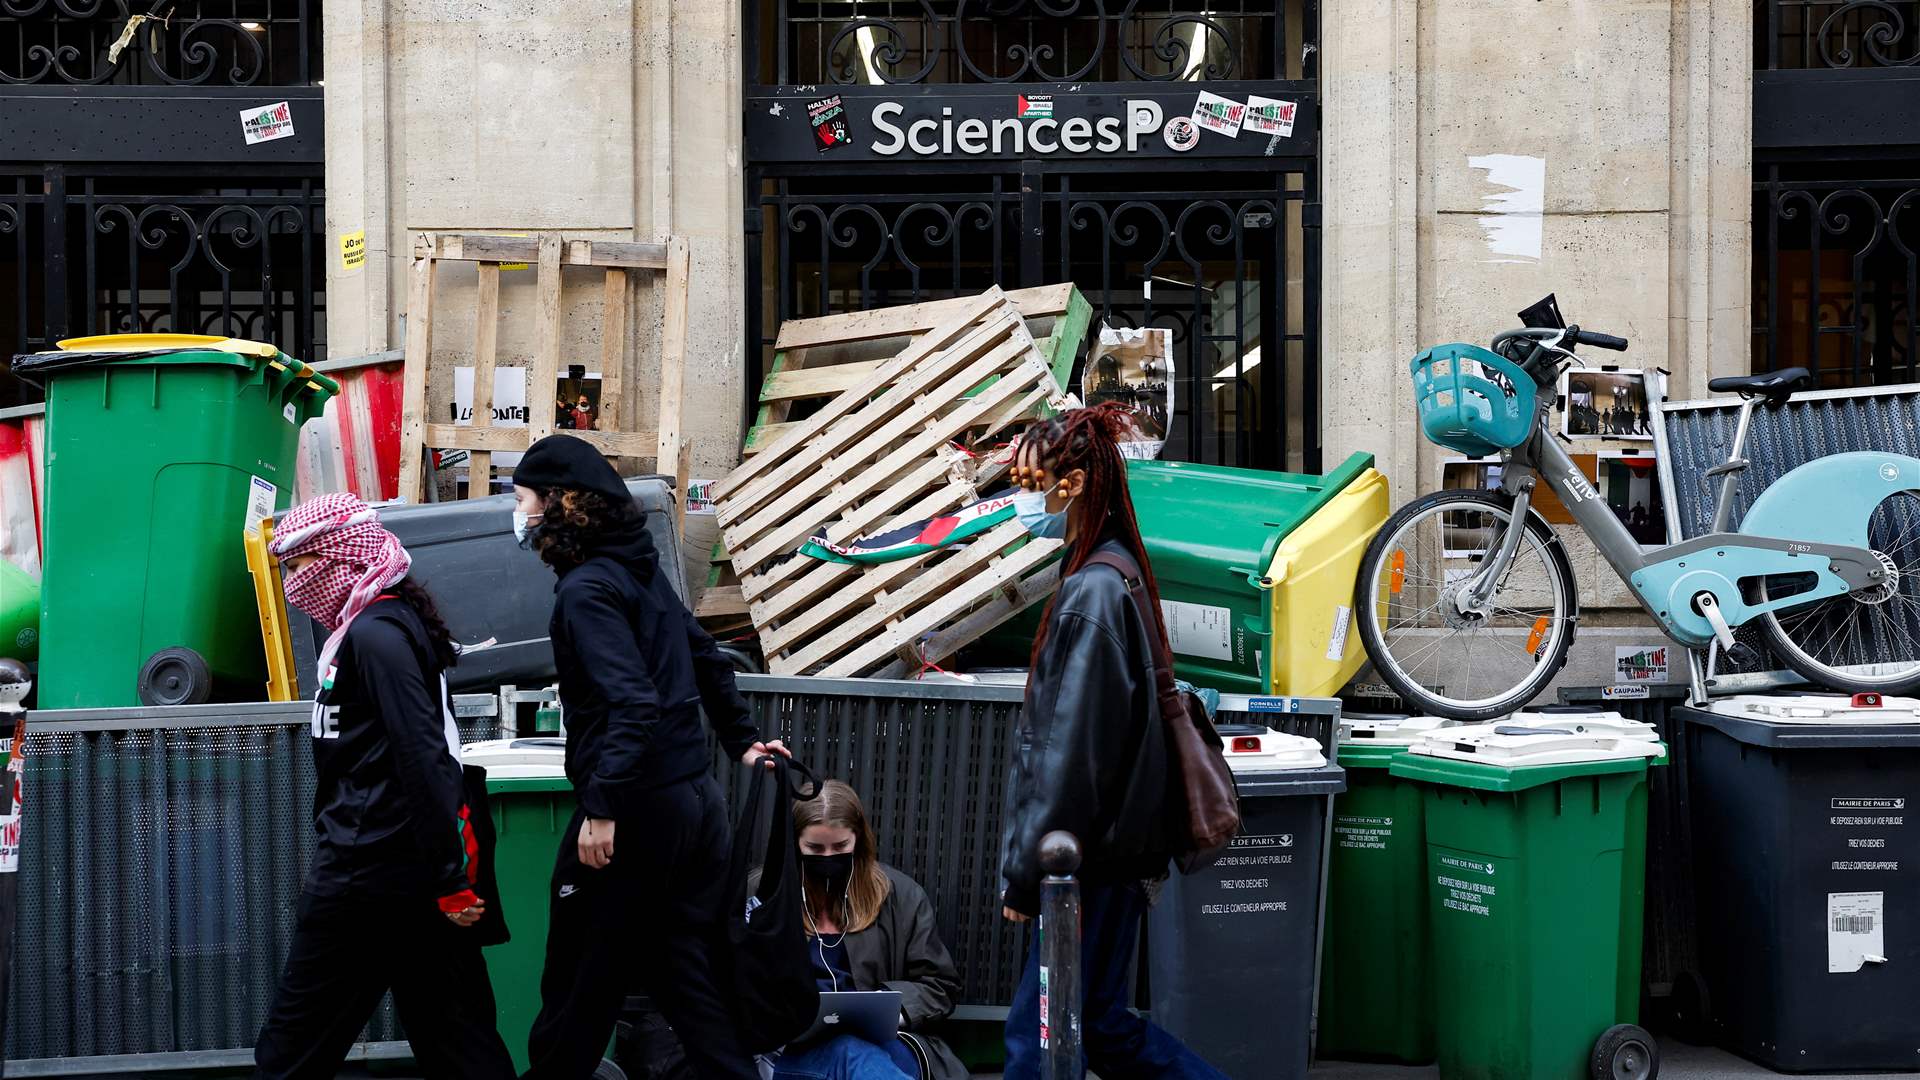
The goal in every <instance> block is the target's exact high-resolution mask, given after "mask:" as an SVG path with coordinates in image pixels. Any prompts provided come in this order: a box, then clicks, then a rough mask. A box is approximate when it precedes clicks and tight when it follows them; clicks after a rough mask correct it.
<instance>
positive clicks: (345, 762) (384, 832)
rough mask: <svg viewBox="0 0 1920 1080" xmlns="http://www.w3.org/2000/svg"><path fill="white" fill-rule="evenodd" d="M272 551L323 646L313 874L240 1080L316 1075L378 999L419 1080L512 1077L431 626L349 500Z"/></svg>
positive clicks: (406, 563)
mask: <svg viewBox="0 0 1920 1080" xmlns="http://www.w3.org/2000/svg"><path fill="white" fill-rule="evenodd" d="M272 552H273V554H274V555H275V556H277V557H278V558H279V559H280V563H281V567H282V570H283V571H284V574H285V577H284V587H285V589H286V593H287V600H288V601H289V602H290V603H291V604H292V605H293V606H294V607H297V608H299V609H300V610H301V611H304V612H306V613H307V614H308V615H310V616H312V617H313V619H314V620H315V621H317V622H319V623H320V625H322V626H324V627H326V628H327V630H328V631H329V636H328V638H327V641H326V644H325V645H324V646H323V647H322V648H321V650H320V658H319V663H318V665H317V671H318V673H319V680H320V685H319V687H318V689H317V691H316V693H315V696H314V713H313V726H312V735H313V757H314V770H315V772H316V774H317V776H316V780H317V784H316V788H315V792H314V806H315V814H314V832H315V843H314V852H313V863H312V865H311V866H310V867H309V869H308V871H307V877H306V881H305V883H304V884H303V886H302V888H301V897H300V902H299V905H298V908H297V914H296V920H295V925H294V936H293V943H292V947H291V948H290V949H289V950H288V954H287V966H286V970H285V972H284V973H283V974H282V976H281V979H280V986H279V990H278V992H277V993H276V994H275V995H274V1001H273V1005H272V1008H271V1009H270V1010H269V1012H268V1014H267V1021H266V1025H265V1027H264V1028H263V1029H262V1030H261V1032H260V1038H259V1039H258V1041H257V1042H256V1044H255V1049H254V1060H255V1064H256V1072H255V1075H256V1076H258V1077H267V1078H273V1080H280V1078H290V1080H291V1078H300V1080H304V1078H314V1080H321V1078H331V1077H333V1076H334V1075H335V1073H336V1072H337V1071H338V1069H339V1067H340V1065H341V1063H342V1062H343V1061H344V1060H345V1059H346V1056H347V1052H348V1051H349V1050H350V1049H351V1048H352V1045H353V1042H354V1040H355V1039H356V1038H357V1037H358V1036H359V1032H360V1030H361V1029H362V1028H363V1027H365V1026H366V1022H367V1020H368V1019H369V1018H370V1017H371V1016H372V1014H373V1010H374V1008H375V1007H376V1006H377V1005H378V1004H379V1002H380V996H381V995H382V994H384V993H386V992H387V991H389V990H391V991H392V992H393V1000H394V1006H395V1008H396V1009H397V1010H398V1011H399V1013H400V1023H401V1026H402V1027H403V1028H404V1029H405V1031H406V1033H407V1039H408V1041H409V1042H410V1043H411V1044H412V1045H413V1051H414V1057H415V1059H416V1060H417V1061H418V1063H419V1065H420V1069H421V1071H422V1073H423V1074H424V1075H425V1076H427V1077H429V1078H432V1080H439V1078H442V1077H444V1078H447V1080H453V1078H460V1080H468V1078H476V1077H477V1078H481V1080H504V1078H509V1077H512V1076H513V1075H514V1070H513V1061H512V1058H511V1057H510V1056H509V1055H508V1053H507V1048H506V1044H505V1043H504V1042H502V1041H501V1039H500V1035H499V1032H498V1031H497V1030H496V1028H495V1026H494V1014H495V1007H494V998H493V987H492V984H491V983H490V982H489V981H488V978H487V967H486V961H485V960H484V958H482V956H481V954H480V947H481V945H482V944H483V943H484V942H485V941H486V940H487V935H488V932H489V930H490V929H491V930H496V931H498V930H501V924H500V921H499V920H500V916H499V914H498V913H497V912H489V911H488V908H487V905H486V904H485V903H484V902H483V901H482V900H481V899H480V898H479V896H478V895H477V894H476V892H475V887H476V885H478V884H479V883H480V882H481V878H480V876H479V875H480V869H481V866H480V855H481V852H480V848H479V843H478V840H477V838H476V835H475V832H474V827H473V822H472V819H473V811H472V810H470V808H469V806H468V804H467V798H466V794H465V791H466V789H465V786H464V782H463V777H462V773H461V767H460V759H459V734H458V731H457V729H456V728H455V727H454V724H453V714H452V711H451V709H450V707H449V703H450V699H449V697H448V695H447V681H446V675H445V672H446V669H447V668H448V667H450V666H452V664H453V663H454V660H455V657H456V651H455V649H454V646H453V643H452V639H451V638H450V637H449V635H448V633H447V628H446V625H445V624H444V623H443V622H442V621H441V619H440V616H439V613H438V611H437V610H436V609H435V607H434V603H433V598H432V597H431V595H429V594H428V592H427V591H426V589H425V588H424V587H422V586H421V585H420V584H419V583H418V582H415V581H412V580H411V579H409V578H408V577H407V572H408V570H409V569H410V568H411V567H412V564H413V561H412V559H411V558H409V557H408V555H407V553H406V550H405V549H404V548H402V547H401V546H400V541H399V540H398V539H397V538H395V537H394V535H393V534H392V533H390V532H388V531H387V530H386V529H385V528H384V527H382V526H381V525H380V522H379V518H378V516H377V515H376V514H375V513H374V511H373V508H371V507H369V506H368V505H367V504H366V503H364V502H362V501H361V500H360V499H358V498H356V497H355V496H353V495H346V494H335V495H323V496H321V497H320V498H317V499H314V500H312V501H309V502H306V503H303V504H301V505H300V506H297V507H295V508H293V509H292V510H290V511H288V512H287V513H285V514H284V515H282V516H281V517H280V518H279V519H278V520H277V521H276V523H275V536H274V541H273V547H272ZM484 809H485V808H484V806H482V807H481V812H484ZM489 920H492V923H491V926H490V925H489V922H488V921H489ZM492 940H501V938H499V937H498V936H495V937H493V938H492Z"/></svg>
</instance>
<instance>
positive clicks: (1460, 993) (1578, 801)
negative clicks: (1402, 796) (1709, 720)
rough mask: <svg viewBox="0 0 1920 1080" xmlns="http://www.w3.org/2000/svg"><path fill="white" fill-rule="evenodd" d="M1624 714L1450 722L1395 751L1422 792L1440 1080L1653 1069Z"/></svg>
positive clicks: (1514, 1079)
mask: <svg viewBox="0 0 1920 1080" xmlns="http://www.w3.org/2000/svg"><path fill="white" fill-rule="evenodd" d="M1665 754H1666V749H1665V747H1664V746H1663V745H1661V743H1660V742H1659V740H1658V738H1657V737H1656V736H1655V734H1654V732H1653V729H1652V728H1651V727H1649V726H1648V725H1645V724H1638V723H1632V722H1622V721H1619V720H1618V717H1617V714H1596V715H1595V716H1593V717H1589V718H1582V717H1580V716H1575V715H1570V714H1530V715H1524V716H1516V717H1514V718H1513V719H1512V720H1510V721H1509V722H1507V723H1496V724H1477V725H1472V726H1467V727H1456V728H1448V729H1444V730H1440V731H1436V732H1433V733H1430V734H1428V735H1426V736H1423V737H1422V738H1421V739H1420V740H1419V741H1417V742H1415V743H1414V744H1413V745H1412V746H1410V747H1408V749H1407V752H1406V753H1403V754H1399V755H1397V756H1395V757H1394V758H1393V760H1392V761H1391V762H1390V763H1389V764H1388V766H1387V768H1388V771H1389V773H1390V774H1391V775H1393V776H1395V777H1400V778H1403V779H1406V780H1412V781H1416V782H1418V783H1419V784H1420V785H1421V788H1422V792H1423V795H1424V799H1425V803H1426V808H1425V809H1426V849H1427V859H1426V865H1427V895H1428V910H1429V913H1430V916H1431V919H1432V936H1433V993H1434V997H1433V1000H1434V1005H1435V1012H1434V1021H1435V1043H1436V1050H1437V1051H1438V1058H1439V1063H1440V1075H1441V1077H1442V1078H1443V1080H1588V1078H1592V1080H1652V1078H1653V1077H1654V1076H1656V1075H1657V1074H1658V1072H1659V1051H1658V1047H1657V1046H1656V1044H1655V1043H1654V1041H1653V1038H1652V1037H1651V1036H1650V1035H1648V1034H1647V1033H1646V1032H1645V1031H1643V1030H1641V1029H1640V1028H1639V1027H1636V1026H1634V1022H1635V1021H1636V1020H1637V1018H1638V1014H1639V1008H1640V944H1641V930H1642V927H1641V916H1642V906H1643V903H1644V894H1645V883H1646V828H1647V768H1648V763H1649V761H1653V760H1659V759H1661V758H1664V756H1665Z"/></svg>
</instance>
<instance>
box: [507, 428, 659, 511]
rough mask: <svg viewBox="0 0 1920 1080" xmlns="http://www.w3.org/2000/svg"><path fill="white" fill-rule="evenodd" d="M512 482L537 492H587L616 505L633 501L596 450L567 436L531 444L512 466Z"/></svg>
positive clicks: (547, 438) (582, 441)
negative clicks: (515, 464)
mask: <svg viewBox="0 0 1920 1080" xmlns="http://www.w3.org/2000/svg"><path fill="white" fill-rule="evenodd" d="M513 483H514V486H516V487H529V488H534V489H536V490H539V491H547V490H550V489H552V488H570V489H572V490H574V491H590V492H592V493H594V494H595V495H598V496H600V497H601V498H603V499H606V500H607V501H608V502H609V503H612V504H613V505H614V506H616V507H618V506H623V505H628V504H631V503H632V502H633V495H632V494H631V493H629V492H628V491H627V485H626V484H624V483H621V481H620V474H619V473H616V472H614V471H613V466H612V465H609V464H607V459H606V458H603V457H601V456H600V451H598V450H595V449H594V448H593V447H592V446H590V445H588V444H587V443H586V442H585V441H584V440H581V439H576V438H574V437H573V436H571V435H549V436H547V437H546V438H544V439H541V440H540V441H539V442H537V443H534V444H533V446H532V447H530V448H529V449H528V450H527V452H526V455H525V456H524V457H522V458H521V459H520V464H519V465H518V466H516V467H515V468H514V470H513Z"/></svg>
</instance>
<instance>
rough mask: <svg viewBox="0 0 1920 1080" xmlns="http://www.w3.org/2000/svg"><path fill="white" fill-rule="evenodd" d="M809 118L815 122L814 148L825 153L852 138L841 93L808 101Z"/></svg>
mask: <svg viewBox="0 0 1920 1080" xmlns="http://www.w3.org/2000/svg"><path fill="white" fill-rule="evenodd" d="M807 120H808V121H809V122H811V123H812V124H813V148H814V149H815V150H818V151H820V152H821V153H823V154H824V153H826V152H827V151H829V150H831V149H833V148H834V147H836V146H839V145H840V144H841V143H844V142H846V141H847V140H848V139H850V138H852V134H851V133H850V132H849V131H848V130H847V110H846V108H845V107H843V106H842V105H841V104H840V95H839V94H835V95H833V96H832V97H830V98H821V99H820V100H819V101H810V102H808V103H807Z"/></svg>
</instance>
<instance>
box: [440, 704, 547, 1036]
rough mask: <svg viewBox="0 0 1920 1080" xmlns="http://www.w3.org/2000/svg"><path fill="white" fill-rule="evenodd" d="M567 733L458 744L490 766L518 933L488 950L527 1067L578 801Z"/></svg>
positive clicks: (506, 900) (512, 924) (502, 1021)
mask: <svg viewBox="0 0 1920 1080" xmlns="http://www.w3.org/2000/svg"><path fill="white" fill-rule="evenodd" d="M566 754H567V742H566V740H565V739H562V738H533V739H497V740H494V741H492V742H478V743H469V744H467V745H466V746H463V747H461V748H460V760H461V762H462V763H464V764H467V765H478V766H480V767H481V768H483V769H485V770H487V800H488V802H489V803H491V804H492V807H493V831H494V837H495V840H494V849H493V850H494V855H493V863H494V869H495V873H496V876H497V877H498V879H499V882H500V906H501V907H502V908H503V909H505V911H506V916H507V930H508V931H509V932H510V933H511V934H512V935H513V937H512V940H510V941H508V942H507V943H506V944H504V945H494V946H491V947H490V948H488V949H487V950H486V956H487V976H488V978H489V979H491V980H492V982H493V1001H494V1008H495V1013H496V1014H497V1015H498V1017H499V1026H500V1037H501V1038H502V1039H505V1040H506V1043H507V1050H508V1051H509V1052H511V1053H512V1054H513V1065H514V1068H516V1069H518V1070H519V1071H521V1072H525V1071H526V1070H527V1034H528V1032H530V1031H532V1030H533V1020H534V1017H536V1016H538V1015H540V971H541V969H542V968H544V967H545V966H546V960H547V904H548V898H547V887H548V883H549V882H551V881H552V880H553V861H554V857H555V855H556V853H557V852H558V851H559V850H560V837H561V835H562V834H563V833H565V832H566V831H567V822H568V821H570V820H572V818H573V810H574V806H575V801H574V796H573V784H571V783H570V782H568V780H567V766H566Z"/></svg>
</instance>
